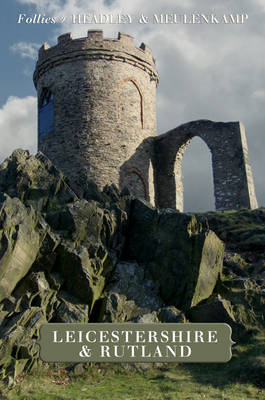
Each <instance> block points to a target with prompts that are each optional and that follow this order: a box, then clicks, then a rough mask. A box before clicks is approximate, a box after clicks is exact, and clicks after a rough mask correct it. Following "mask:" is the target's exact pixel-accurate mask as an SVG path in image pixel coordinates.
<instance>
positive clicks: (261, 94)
mask: <svg viewBox="0 0 265 400" xmlns="http://www.w3.org/2000/svg"><path fill="white" fill-rule="evenodd" d="M251 97H252V98H253V99H254V100H258V101H261V102H264V101H265V90H264V89H257V90H255V91H254V92H253V93H252V95H251Z"/></svg>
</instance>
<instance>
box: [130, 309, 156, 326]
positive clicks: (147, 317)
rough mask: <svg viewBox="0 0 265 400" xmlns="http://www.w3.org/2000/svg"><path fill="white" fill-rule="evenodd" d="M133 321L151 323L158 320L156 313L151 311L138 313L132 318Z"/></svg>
mask: <svg viewBox="0 0 265 400" xmlns="http://www.w3.org/2000/svg"><path fill="white" fill-rule="evenodd" d="M134 322H137V323H139V324H152V323H154V322H159V320H158V318H157V313H156V312H154V311H153V312H152V313H148V314H144V315H139V316H138V317H137V318H135V319H134Z"/></svg>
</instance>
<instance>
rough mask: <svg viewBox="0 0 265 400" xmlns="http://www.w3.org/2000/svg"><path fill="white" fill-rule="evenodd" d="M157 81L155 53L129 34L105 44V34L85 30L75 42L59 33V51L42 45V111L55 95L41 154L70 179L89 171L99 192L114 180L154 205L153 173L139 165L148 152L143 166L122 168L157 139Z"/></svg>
mask: <svg viewBox="0 0 265 400" xmlns="http://www.w3.org/2000/svg"><path fill="white" fill-rule="evenodd" d="M157 82H158V75H157V72H156V69H155V64H154V60H153V57H152V54H151V51H150V50H149V49H148V47H147V46H145V45H144V44H142V45H141V46H140V48H137V47H135V45H134V44H133V39H132V37H130V36H128V35H126V34H123V33H120V34H119V36H118V39H103V33H102V31H88V35H87V37H86V38H81V39H75V40H73V39H72V36H71V34H65V35H62V36H60V37H59V38H58V44H57V45H56V46H54V47H49V45H48V44H46V43H45V44H44V45H43V46H42V47H41V49H40V51H39V58H38V62H37V65H36V70H35V73H34V83H35V86H36V88H37V91H38V99H39V109H40V107H41V101H42V96H43V92H45V91H47V90H49V91H51V92H52V94H53V96H54V127H53V130H52V131H51V132H47V134H45V135H42V137H39V141H38V149H39V150H41V151H42V152H43V153H45V154H46V155H47V156H48V157H49V158H50V159H51V161H52V162H53V163H54V164H55V165H57V166H58V167H60V168H61V169H62V171H63V172H64V173H65V175H66V176H68V178H69V179H70V180H71V181H72V182H75V181H76V180H78V179H79V176H80V174H85V175H86V176H88V177H89V178H92V179H94V180H95V182H96V183H97V184H98V186H99V187H100V188H101V189H102V188H103V187H104V186H105V185H106V184H110V183H114V184H116V185H117V186H119V187H123V186H128V187H129V188H130V189H132V190H133V187H134V190H133V191H134V192H135V194H136V195H138V196H140V197H144V198H145V199H147V200H151V201H152V200H153V198H154V193H153V187H152V188H149V186H148V171H142V168H141V164H142V163H143V161H146V160H150V158H151V156H150V154H148V153H146V152H145V153H143V154H142V157H144V159H145V160H143V159H141V160H138V161H139V165H138V164H134V165H129V164H128V165H127V166H126V169H125V168H122V166H123V164H124V163H125V162H126V161H127V160H128V159H130V158H131V157H132V156H133V154H134V153H135V150H136V148H137V147H138V146H140V145H141V143H142V142H143V140H144V139H145V138H147V137H149V136H155V135H156V110H155V98H156V96H155V92H156V86H157ZM39 129H40V127H39ZM144 164H146V162H144ZM147 164H148V162H147Z"/></svg>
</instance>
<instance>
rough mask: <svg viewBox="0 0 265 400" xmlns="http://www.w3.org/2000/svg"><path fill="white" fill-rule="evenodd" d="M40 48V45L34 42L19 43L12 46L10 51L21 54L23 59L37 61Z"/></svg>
mask: <svg viewBox="0 0 265 400" xmlns="http://www.w3.org/2000/svg"><path fill="white" fill-rule="evenodd" d="M40 46H41V45H40V44H38V43H33V42H18V43H14V44H12V46H10V50H11V51H12V52H13V53H15V54H16V53H17V54H19V55H20V56H21V57H22V58H30V59H31V60H36V59H37V57H38V50H39V48H40Z"/></svg>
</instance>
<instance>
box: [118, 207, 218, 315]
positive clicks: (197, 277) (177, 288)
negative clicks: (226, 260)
mask: <svg viewBox="0 0 265 400" xmlns="http://www.w3.org/2000/svg"><path fill="white" fill-rule="evenodd" d="M223 254H224V246H223V243H222V242H221V241H220V240H219V239H218V237H217V236H216V235H215V233H214V232H212V231H208V230H207V229H205V228H203V226H202V225H201V224H199V223H198V222H197V220H196V218H195V217H194V216H192V215H188V214H181V213H179V212H177V211H174V210H171V209H166V210H156V209H154V208H152V207H150V206H149V205H148V204H147V203H145V202H144V201H141V200H134V201H133V204H132V211H131V218H130V234H129V235H128V237H127V244H126V253H125V255H126V257H127V259H132V260H134V259H135V260H137V261H138V262H142V263H145V264H148V266H149V268H150V271H151V272H152V275H153V278H154V279H155V280H156V281H157V282H158V283H159V285H160V290H161V297H162V299H163V300H164V301H165V302H166V303H167V304H168V305H175V306H176V307H178V308H180V309H188V308H190V307H191V306H194V305H196V304H198V303H199V302H200V301H201V300H203V299H207V298H208V297H209V296H210V295H211V294H212V292H213V289H214V287H215V285H216V282H217V279H218V277H219V276H220V274H221V271H222V262H223Z"/></svg>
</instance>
